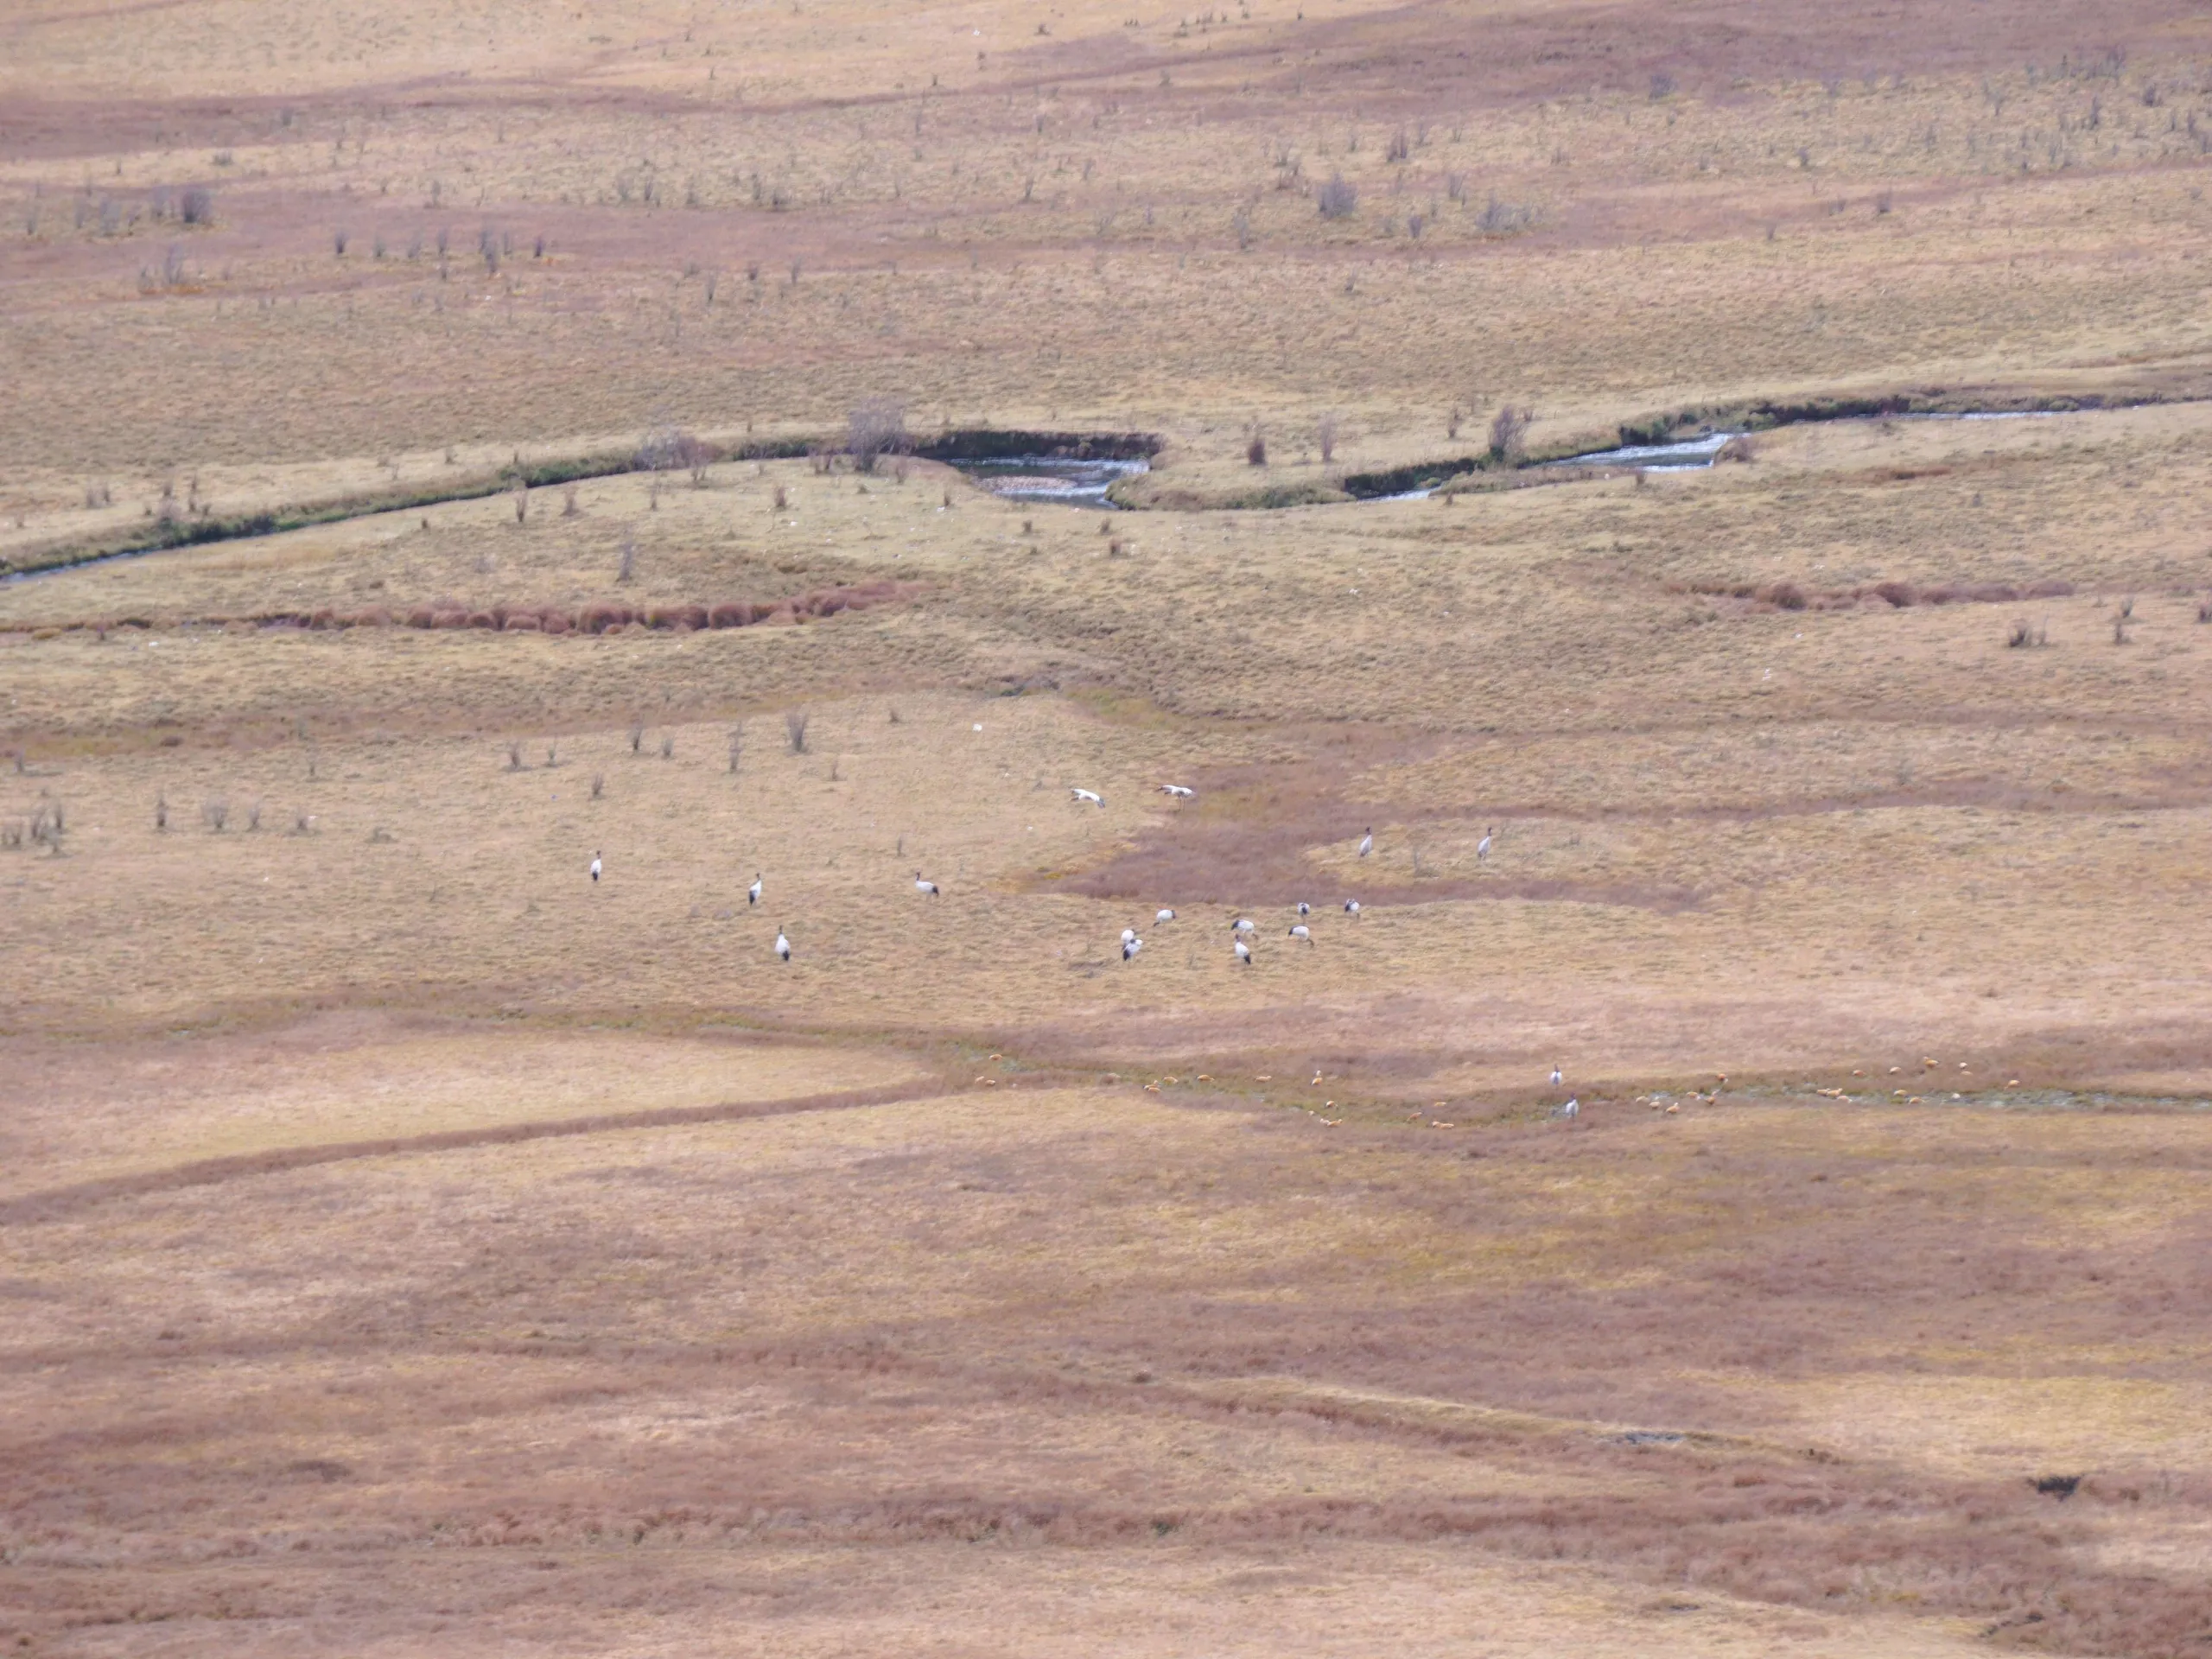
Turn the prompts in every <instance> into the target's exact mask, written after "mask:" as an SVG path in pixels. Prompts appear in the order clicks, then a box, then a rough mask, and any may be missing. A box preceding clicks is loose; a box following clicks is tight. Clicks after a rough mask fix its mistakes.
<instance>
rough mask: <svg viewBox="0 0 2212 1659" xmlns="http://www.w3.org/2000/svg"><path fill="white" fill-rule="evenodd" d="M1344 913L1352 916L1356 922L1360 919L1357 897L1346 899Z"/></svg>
mask: <svg viewBox="0 0 2212 1659" xmlns="http://www.w3.org/2000/svg"><path fill="white" fill-rule="evenodd" d="M1344 914H1345V915H1347V916H1349V917H1351V918H1352V920H1354V921H1355V922H1356V921H1357V920H1358V919H1359V900H1358V899H1345V900H1344Z"/></svg>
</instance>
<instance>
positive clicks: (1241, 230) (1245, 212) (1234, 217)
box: [1229, 207, 1252, 253]
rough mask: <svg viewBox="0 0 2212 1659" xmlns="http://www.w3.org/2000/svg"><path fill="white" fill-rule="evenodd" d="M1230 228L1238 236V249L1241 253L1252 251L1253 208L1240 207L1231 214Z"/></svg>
mask: <svg viewBox="0 0 2212 1659" xmlns="http://www.w3.org/2000/svg"><path fill="white" fill-rule="evenodd" d="M1229 228H1230V232H1231V233H1232V234H1233V235H1235V237H1236V251H1238V252H1239V253H1249V252H1250V251H1252V213H1251V210H1250V209H1249V208H1248V207H1239V208H1238V209H1237V210H1236V212H1235V213H1232V214H1230V219H1229Z"/></svg>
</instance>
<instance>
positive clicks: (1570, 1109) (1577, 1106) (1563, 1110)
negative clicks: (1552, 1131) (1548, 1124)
mask: <svg viewBox="0 0 2212 1659" xmlns="http://www.w3.org/2000/svg"><path fill="white" fill-rule="evenodd" d="M1581 1114H1582V1103H1581V1102H1580V1100H1569V1101H1568V1102H1567V1104H1566V1105H1564V1106H1562V1107H1560V1109H1559V1115H1560V1116H1561V1117H1567V1118H1572V1117H1579V1116H1581Z"/></svg>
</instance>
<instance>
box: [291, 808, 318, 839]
mask: <svg viewBox="0 0 2212 1659" xmlns="http://www.w3.org/2000/svg"><path fill="white" fill-rule="evenodd" d="M292 833H293V834H294V835H296V836H308V835H313V834H314V833H315V815H314V814H313V813H311V812H309V811H308V810H307V808H305V807H304V806H296V807H294V808H293V809H292Z"/></svg>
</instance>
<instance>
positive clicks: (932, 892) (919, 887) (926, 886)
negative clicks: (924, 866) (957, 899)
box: [914, 870, 941, 899]
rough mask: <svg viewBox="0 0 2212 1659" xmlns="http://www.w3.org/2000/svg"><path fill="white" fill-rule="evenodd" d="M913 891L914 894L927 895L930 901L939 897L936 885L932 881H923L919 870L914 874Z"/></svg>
mask: <svg viewBox="0 0 2212 1659" xmlns="http://www.w3.org/2000/svg"><path fill="white" fill-rule="evenodd" d="M914 891H915V892H916V893H927V894H928V895H929V896H930V897H931V898H932V899H935V898H938V897H940V896H941V895H940V894H939V893H938V890H937V883H936V882H934V881H925V880H922V873H921V872H920V871H919V870H916V871H915V872H914Z"/></svg>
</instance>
